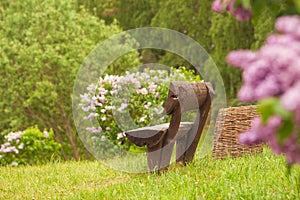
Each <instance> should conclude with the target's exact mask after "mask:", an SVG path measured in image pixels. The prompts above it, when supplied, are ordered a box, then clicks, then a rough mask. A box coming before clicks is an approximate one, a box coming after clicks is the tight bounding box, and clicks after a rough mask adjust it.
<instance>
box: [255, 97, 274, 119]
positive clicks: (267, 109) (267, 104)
mask: <svg viewBox="0 0 300 200" xmlns="http://www.w3.org/2000/svg"><path fill="white" fill-rule="evenodd" d="M278 101H279V100H278V99H276V98H268V99H265V100H263V101H261V102H260V105H259V106H258V112H259V113H260V114H261V116H262V121H263V123H264V124H265V123H266V122H267V121H268V119H269V118H270V117H271V116H273V115H274V114H275V109H274V108H275V106H276V105H277V104H278Z"/></svg>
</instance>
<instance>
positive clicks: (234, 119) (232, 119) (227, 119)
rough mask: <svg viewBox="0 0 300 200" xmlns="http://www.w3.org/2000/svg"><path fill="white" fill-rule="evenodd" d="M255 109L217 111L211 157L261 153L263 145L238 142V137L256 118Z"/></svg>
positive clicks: (250, 107)
mask: <svg viewBox="0 0 300 200" xmlns="http://www.w3.org/2000/svg"><path fill="white" fill-rule="evenodd" d="M256 108H257V107H256V106H241V107H231V108H225V109H220V110H219V112H218V117H217V122H216V127H215V132H214V145H213V146H214V148H213V152H212V156H213V157H215V158H224V157H227V156H228V155H230V156H231V157H241V156H244V155H249V154H254V153H259V152H262V150H263V144H257V145H242V144H240V143H239V142H238V135H239V134H240V133H241V132H244V131H246V130H249V129H250V126H251V121H252V119H253V118H254V117H257V116H258V113H257V112H256Z"/></svg>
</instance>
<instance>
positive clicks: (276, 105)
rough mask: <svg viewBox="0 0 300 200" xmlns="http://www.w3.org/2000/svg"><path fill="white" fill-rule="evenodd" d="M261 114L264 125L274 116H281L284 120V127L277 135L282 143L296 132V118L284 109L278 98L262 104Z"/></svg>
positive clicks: (259, 109)
mask: <svg viewBox="0 0 300 200" xmlns="http://www.w3.org/2000/svg"><path fill="white" fill-rule="evenodd" d="M258 111H259V113H260V114H261V117H262V121H263V123H267V121H268V119H269V118H270V117H272V116H280V117H281V118H282V125H281V127H280V128H279V130H278V132H277V134H278V138H279V141H280V142H283V141H284V140H285V139H286V138H288V137H290V135H291V134H292V133H293V131H294V126H295V125H294V117H293V113H292V112H290V111H287V110H286V109H284V108H283V107H282V105H281V102H280V99H278V98H267V99H264V100H262V101H261V102H260V104H259V108H258Z"/></svg>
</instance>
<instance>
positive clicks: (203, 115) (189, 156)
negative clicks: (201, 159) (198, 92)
mask: <svg viewBox="0 0 300 200" xmlns="http://www.w3.org/2000/svg"><path fill="white" fill-rule="evenodd" d="M210 106H211V97H210V95H207V99H206V101H205V103H204V104H203V105H202V106H201V108H200V109H199V112H198V114H197V118H196V120H198V121H196V123H195V127H194V126H193V127H192V129H191V133H189V134H188V140H187V142H188V143H187V145H188V144H190V146H189V147H187V150H186V153H185V159H184V160H185V162H191V161H192V160H193V158H194V155H195V152H196V149H197V146H198V143H199V140H200V137H201V135H202V131H203V128H204V125H205V123H206V119H207V117H208V114H209V110H210ZM195 133H196V134H195Z"/></svg>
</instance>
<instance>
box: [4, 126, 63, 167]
mask: <svg viewBox="0 0 300 200" xmlns="http://www.w3.org/2000/svg"><path fill="white" fill-rule="evenodd" d="M4 137H5V139H4V141H3V143H2V144H1V150H2V151H0V156H1V158H0V165H10V164H12V165H27V164H29V165H32V164H45V163H47V162H49V161H50V160H51V159H52V158H53V157H56V156H60V148H61V145H60V144H59V143H57V142H55V141H54V133H53V130H50V131H46V130H44V131H43V132H42V131H40V130H39V129H38V127H37V126H34V127H31V128H27V129H26V130H25V131H22V132H20V131H19V132H11V133H9V134H7V135H6V136H4Z"/></svg>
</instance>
